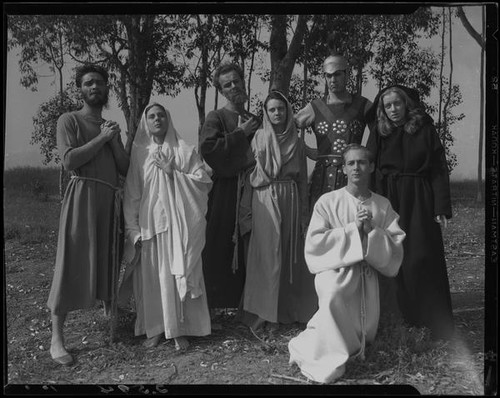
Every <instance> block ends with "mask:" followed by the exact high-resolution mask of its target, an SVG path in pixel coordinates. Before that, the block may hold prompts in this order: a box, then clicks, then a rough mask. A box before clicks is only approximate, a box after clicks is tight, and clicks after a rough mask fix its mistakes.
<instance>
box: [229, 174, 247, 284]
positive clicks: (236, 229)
mask: <svg viewBox="0 0 500 398" xmlns="http://www.w3.org/2000/svg"><path fill="white" fill-rule="evenodd" d="M244 183H245V172H242V173H239V174H238V182H237V184H236V210H235V212H236V217H235V220H234V232H233V243H234V249H233V262H232V270H233V274H235V273H236V271H237V270H238V246H239V245H238V241H239V239H238V237H239V234H240V229H239V218H240V202H241V190H242V189H243V185H244Z"/></svg>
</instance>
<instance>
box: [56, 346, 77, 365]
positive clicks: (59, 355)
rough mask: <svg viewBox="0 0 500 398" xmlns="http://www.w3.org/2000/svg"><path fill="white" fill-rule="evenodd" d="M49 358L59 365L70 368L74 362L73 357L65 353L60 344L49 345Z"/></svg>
mask: <svg viewBox="0 0 500 398" xmlns="http://www.w3.org/2000/svg"><path fill="white" fill-rule="evenodd" d="M50 357H51V358H52V360H53V361H54V362H56V363H58V364H59V365H63V366H70V365H72V364H73V362H74V358H73V356H72V355H71V354H70V353H69V352H68V351H66V348H65V347H64V344H62V342H52V343H51V345H50Z"/></svg>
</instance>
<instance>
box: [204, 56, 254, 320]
mask: <svg viewBox="0 0 500 398" xmlns="http://www.w3.org/2000/svg"><path fill="white" fill-rule="evenodd" d="M213 83H214V86H215V87H216V89H217V90H219V92H220V93H221V94H222V95H223V96H224V97H225V98H226V99H227V103H226V105H225V106H224V107H223V108H220V109H217V110H214V111H211V112H209V113H208V115H207V117H206V120H205V123H204V125H203V127H202V130H201V133H200V153H201V155H202V156H203V158H204V160H205V161H206V163H207V164H208V165H209V166H210V167H211V168H212V170H213V175H212V179H213V187H212V190H211V191H210V194H209V199H208V213H207V230H206V244H205V248H204V250H203V253H202V258H203V273H204V278H205V284H206V289H207V298H208V306H209V307H210V309H211V310H213V309H215V308H236V307H238V306H239V305H240V299H241V294H242V291H243V285H244V279H245V266H244V254H243V243H242V239H241V236H240V234H239V231H238V228H237V220H238V207H239V197H240V194H241V187H242V181H243V173H244V172H245V171H247V170H248V169H249V168H250V167H252V166H253V165H254V163H255V161H254V158H253V155H252V151H251V147H250V142H251V140H252V137H253V135H254V134H255V131H256V130H257V128H258V127H259V126H260V121H259V120H258V118H257V117H255V116H254V115H252V114H251V113H249V112H248V111H246V110H245V109H244V106H245V103H246V101H247V99H248V96H247V94H246V91H245V84H244V80H243V71H242V70H241V68H240V67H239V66H238V65H235V64H222V65H221V66H219V67H218V68H217V70H216V71H215V74H214V79H213ZM212 313H213V311H212Z"/></svg>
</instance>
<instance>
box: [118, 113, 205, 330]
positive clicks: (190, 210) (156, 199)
mask: <svg viewBox="0 0 500 398" xmlns="http://www.w3.org/2000/svg"><path fill="white" fill-rule="evenodd" d="M152 106H153V105H150V106H149V107H147V108H146V111H145V112H144V114H143V116H142V118H141V121H140V124H139V127H138V129H137V132H136V135H135V138H134V143H133V146H132V153H131V162H130V168H129V171H128V175H127V179H126V181H125V190H124V206H123V208H124V215H125V227H126V242H125V260H126V261H131V260H132V258H133V257H134V256H135V244H136V242H137V241H138V239H139V238H141V239H142V254H141V261H140V263H139V264H138V265H137V269H136V270H135V271H134V274H135V278H138V279H140V280H147V279H148V278H149V279H154V280H158V283H156V284H155V286H157V288H158V289H160V291H161V297H162V301H161V305H162V306H163V309H164V312H163V315H164V317H163V318H164V319H161V311H159V312H156V315H155V316H154V318H158V317H160V319H154V320H153V321H151V320H148V319H146V321H145V323H146V324H156V325H158V323H162V322H164V324H165V334H166V335H168V330H167V328H168V326H167V324H168V322H169V319H167V318H169V317H171V316H176V317H177V318H180V319H182V318H183V317H184V316H187V317H190V318H192V317H193V316H195V317H198V316H200V325H199V328H198V329H199V330H201V331H202V334H206V333H205V332H206V331H207V330H208V332H207V333H209V330H210V322H209V317H208V307H207V305H206V294H205V287H204V281H203V272H202V261H201V252H202V249H203V247H204V244H205V233H204V232H205V225H206V221H205V214H206V211H207V201H208V192H209V190H210V187H211V184H212V182H211V179H210V176H209V175H208V173H207V170H206V166H205V165H204V163H203V161H202V160H201V158H200V157H199V155H198V154H197V152H196V150H195V148H194V147H192V146H189V145H188V144H187V143H186V142H185V141H184V140H182V139H181V137H180V136H179V135H178V133H177V131H176V130H175V128H174V126H173V123H172V118H171V115H170V113H169V112H168V111H166V112H167V117H168V129H167V133H166V135H165V139H164V141H163V143H162V144H161V145H158V144H156V143H155V142H154V141H153V139H152V136H151V134H150V133H149V131H148V128H147V124H146V112H147V110H148V109H150V108H151V107H152ZM157 151H161V152H163V153H164V154H165V156H166V157H167V158H168V159H170V160H171V161H172V163H171V165H172V167H173V173H172V176H171V177H170V176H169V175H168V174H167V173H166V172H165V171H163V170H162V169H161V168H159V167H157V166H156V165H155V164H154V162H153V155H154V153H155V152H157ZM151 245H153V248H152V247H151ZM163 245H166V247H163ZM159 246H160V247H159ZM165 267H166V268H167V269H165ZM153 270H154V272H153ZM167 279H171V280H174V281H175V283H174V284H172V283H168V282H167V281H166V280H167ZM135 285H136V286H138V285H137V282H136V283H135ZM149 289H154V287H153V286H144V289H143V290H142V293H143V295H142V297H140V298H139V301H141V300H146V304H148V300H147V298H148V297H155V296H154V294H153V293H154V292H150V291H149ZM165 289H166V290H168V291H169V292H167V291H164V290H165ZM171 289H175V291H176V294H175V296H176V297H177V300H178V301H180V302H181V303H184V302H185V301H186V300H187V299H197V298H200V300H201V302H202V303H201V304H199V305H198V307H197V310H196V311H195V313H191V314H189V313H187V314H184V311H183V310H184V308H183V307H182V306H181V307H179V308H180V309H181V312H180V313H178V312H176V311H173V312H172V311H171V308H169V307H170V306H174V305H175V302H172V300H167V299H166V297H167V296H169V295H170V296H171ZM139 291H140V290H138V289H135V292H136V294H137V292H139ZM157 296H158V295H157ZM158 297H159V296H158ZM150 301H151V303H150V305H158V303H152V301H153V300H150ZM203 302H204V305H203ZM146 307H147V306H146ZM143 310H144V308H141V307H140V306H138V308H137V312H138V321H139V320H140V319H143V317H144V316H146V317H147V313H146V315H144V313H143ZM165 317H166V318H165ZM207 319H208V326H207ZM207 327H208V328H207ZM158 328H160V329H161V326H156V330H154V331H153V329H152V328H150V329H149V330H148V329H147V330H146V332H147V334H148V336H149V335H150V334H152V335H154V334H155V333H154V332H157V329H158ZM172 333H174V334H175V332H172ZM156 334H157V333H156ZM171 337H175V336H171Z"/></svg>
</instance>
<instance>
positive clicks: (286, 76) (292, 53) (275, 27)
mask: <svg viewBox="0 0 500 398" xmlns="http://www.w3.org/2000/svg"><path fill="white" fill-rule="evenodd" d="M306 22H307V16H305V15H299V17H298V21H297V26H296V29H295V33H294V35H293V37H292V40H291V42H290V46H289V47H288V46H287V39H286V34H287V31H286V28H287V21H286V15H275V16H273V17H272V21H271V23H272V27H271V37H270V53H271V75H270V82H269V91H271V90H279V91H281V92H282V93H283V94H284V95H285V96H288V91H289V87H290V79H291V77H292V72H293V68H294V66H295V61H296V59H297V57H298V55H299V51H300V46H301V43H302V39H303V37H304V34H305V31H306V29H307V24H306Z"/></svg>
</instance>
